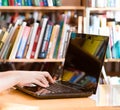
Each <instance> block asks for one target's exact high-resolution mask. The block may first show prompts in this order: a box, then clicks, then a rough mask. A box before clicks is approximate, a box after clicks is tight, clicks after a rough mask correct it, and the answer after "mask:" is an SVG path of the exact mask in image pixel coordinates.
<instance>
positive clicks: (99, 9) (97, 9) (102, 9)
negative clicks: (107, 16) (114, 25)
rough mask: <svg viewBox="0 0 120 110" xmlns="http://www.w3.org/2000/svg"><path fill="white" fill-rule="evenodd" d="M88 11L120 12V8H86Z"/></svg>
mask: <svg viewBox="0 0 120 110" xmlns="http://www.w3.org/2000/svg"><path fill="white" fill-rule="evenodd" d="M86 9H87V10H89V11H91V12H96V11H120V8H111V7H110V8H109V7H107V8H86Z"/></svg>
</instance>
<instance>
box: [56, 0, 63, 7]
mask: <svg viewBox="0 0 120 110" xmlns="http://www.w3.org/2000/svg"><path fill="white" fill-rule="evenodd" d="M54 1H55V6H61V5H62V0H54Z"/></svg>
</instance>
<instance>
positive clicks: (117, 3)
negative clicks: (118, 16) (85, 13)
mask: <svg viewBox="0 0 120 110" xmlns="http://www.w3.org/2000/svg"><path fill="white" fill-rule="evenodd" d="M86 5H87V7H97V8H104V7H114V8H119V7H120V0H86Z"/></svg>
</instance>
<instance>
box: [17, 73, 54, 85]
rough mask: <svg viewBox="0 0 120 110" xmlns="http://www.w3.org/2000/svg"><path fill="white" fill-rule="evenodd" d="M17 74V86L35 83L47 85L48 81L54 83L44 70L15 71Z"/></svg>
mask: <svg viewBox="0 0 120 110" xmlns="http://www.w3.org/2000/svg"><path fill="white" fill-rule="evenodd" d="M15 72H17V76H18V84H17V85H19V86H25V85H28V84H31V83H33V84H37V85H39V86H42V87H48V86H49V83H54V80H53V79H52V77H51V75H50V74H49V73H48V72H46V71H15Z"/></svg>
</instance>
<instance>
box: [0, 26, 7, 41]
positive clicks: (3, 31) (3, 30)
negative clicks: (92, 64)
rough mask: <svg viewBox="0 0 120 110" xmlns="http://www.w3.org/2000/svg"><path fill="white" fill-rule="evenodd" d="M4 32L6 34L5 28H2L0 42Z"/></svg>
mask: <svg viewBox="0 0 120 110" xmlns="http://www.w3.org/2000/svg"><path fill="white" fill-rule="evenodd" d="M5 32H6V28H2V31H1V33H0V40H2V38H3V36H4V34H5Z"/></svg>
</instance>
